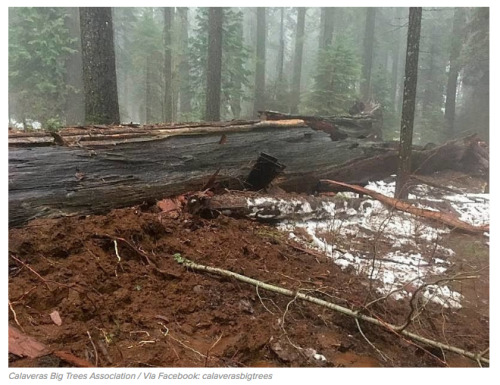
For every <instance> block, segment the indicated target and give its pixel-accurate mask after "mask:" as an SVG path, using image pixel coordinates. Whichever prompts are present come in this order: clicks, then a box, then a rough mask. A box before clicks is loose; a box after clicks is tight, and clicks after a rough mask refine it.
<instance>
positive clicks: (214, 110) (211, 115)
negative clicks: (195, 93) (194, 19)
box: [205, 7, 224, 122]
mask: <svg viewBox="0 0 500 385" xmlns="http://www.w3.org/2000/svg"><path fill="white" fill-rule="evenodd" d="M223 12H224V9H223V8H215V7H211V8H209V10H208V56H207V96H206V104H205V106H206V110H205V120H207V121H213V122H215V121H219V120H220V95H221V72H222V22H223V17H224V15H223Z"/></svg>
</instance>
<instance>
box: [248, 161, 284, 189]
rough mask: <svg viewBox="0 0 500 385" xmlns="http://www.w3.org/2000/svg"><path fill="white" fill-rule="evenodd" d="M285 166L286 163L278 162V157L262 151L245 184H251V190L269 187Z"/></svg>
mask: <svg viewBox="0 0 500 385" xmlns="http://www.w3.org/2000/svg"><path fill="white" fill-rule="evenodd" d="M285 167H286V166H285V165H283V164H281V163H279V162H278V159H277V158H275V157H273V156H271V155H268V154H265V153H263V152H261V154H260V156H259V158H258V159H257V162H256V163H255V165H254V166H253V168H252V171H250V174H249V175H248V177H247V179H246V181H245V184H246V185H247V186H249V188H250V189H251V190H255V191H257V190H262V189H263V188H265V187H267V186H268V185H269V184H270V183H271V182H272V181H273V180H274V178H276V177H277V176H278V175H279V174H280V173H281V172H282V171H283V170H284V169H285Z"/></svg>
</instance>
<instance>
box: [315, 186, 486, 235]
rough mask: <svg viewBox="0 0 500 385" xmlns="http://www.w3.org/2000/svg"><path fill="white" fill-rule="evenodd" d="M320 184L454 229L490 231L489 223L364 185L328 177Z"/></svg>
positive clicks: (470, 231) (473, 231) (469, 231)
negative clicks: (422, 205) (475, 222)
mask: <svg viewBox="0 0 500 385" xmlns="http://www.w3.org/2000/svg"><path fill="white" fill-rule="evenodd" d="M320 183H321V184H322V185H327V186H332V187H334V188H336V187H339V186H340V187H343V188H345V189H348V190H350V191H353V192H356V193H359V194H365V195H369V196H371V197H372V198H375V199H377V200H378V201H380V202H382V203H384V204H386V205H388V206H390V207H393V208H395V209H396V210H399V211H404V212H407V213H410V214H413V215H416V216H419V217H422V218H427V219H431V220H434V221H438V222H441V223H444V224H445V225H447V226H450V227H452V228H454V229H458V230H462V231H464V232H467V233H484V232H489V231H490V225H484V226H473V225H470V224H468V223H466V222H464V221H461V220H460V219H458V218H456V217H454V216H452V215H450V214H446V213H441V212H437V211H431V210H426V209H421V208H418V207H415V206H413V205H411V204H410V203H407V202H403V201H401V200H399V199H396V198H391V197H388V196H385V195H383V194H380V193H377V192H375V191H372V190H368V189H366V188H364V187H361V186H356V185H352V184H348V183H343V182H337V181H334V180H328V179H322V180H321V181H320Z"/></svg>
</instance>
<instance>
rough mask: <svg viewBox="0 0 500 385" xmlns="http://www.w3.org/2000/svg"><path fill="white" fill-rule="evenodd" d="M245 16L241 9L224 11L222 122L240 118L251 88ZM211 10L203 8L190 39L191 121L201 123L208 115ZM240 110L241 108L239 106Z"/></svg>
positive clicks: (189, 117)
mask: <svg viewBox="0 0 500 385" xmlns="http://www.w3.org/2000/svg"><path fill="white" fill-rule="evenodd" d="M242 21H243V14H242V12H241V11H240V10H238V9H233V8H224V17H223V25H222V28H223V34H222V68H221V119H233V118H237V117H238V114H239V111H238V106H240V102H241V100H242V99H243V98H244V95H245V90H246V89H247V88H248V84H249V80H248V78H249V76H250V71H249V70H248V68H247V66H248V60H249V58H250V53H249V52H250V51H249V49H248V47H246V46H245V45H244V43H243V39H242V28H243V27H242ZM207 37H208V8H200V9H198V12H197V14H196V26H195V28H194V33H193V36H192V37H190V39H189V42H190V44H189V59H190V60H189V61H190V66H189V67H190V68H189V70H190V81H189V83H190V86H191V89H192V93H193V98H192V99H191V105H192V114H191V115H190V116H187V119H188V120H197V119H201V118H202V117H203V115H204V112H205V101H206V84H207V83H206V79H207V77H206V76H207V73H206V68H207V52H208V38H207ZM240 107H241V106H240Z"/></svg>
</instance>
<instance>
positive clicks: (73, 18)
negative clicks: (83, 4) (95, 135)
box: [64, 7, 85, 126]
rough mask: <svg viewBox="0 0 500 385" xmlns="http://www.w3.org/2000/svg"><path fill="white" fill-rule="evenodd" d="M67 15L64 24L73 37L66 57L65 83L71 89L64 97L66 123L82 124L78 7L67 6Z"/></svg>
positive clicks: (69, 124) (83, 104)
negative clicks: (69, 52) (73, 50)
mask: <svg viewBox="0 0 500 385" xmlns="http://www.w3.org/2000/svg"><path fill="white" fill-rule="evenodd" d="M67 13H68V17H66V19H65V21H64V24H65V26H66V28H68V31H69V34H70V36H71V38H72V39H74V49H75V51H76V52H73V53H71V54H69V55H68V58H67V59H66V85H68V86H70V87H71V89H70V91H69V93H68V97H67V98H66V108H65V110H66V125H67V126H72V125H77V124H83V122H84V121H85V101H84V98H83V77H82V75H83V74H82V49H81V41H80V38H79V37H80V19H79V14H78V8H73V7H70V8H67Z"/></svg>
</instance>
